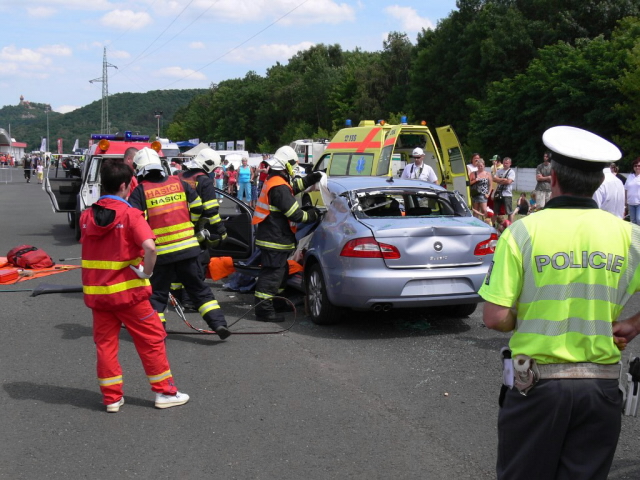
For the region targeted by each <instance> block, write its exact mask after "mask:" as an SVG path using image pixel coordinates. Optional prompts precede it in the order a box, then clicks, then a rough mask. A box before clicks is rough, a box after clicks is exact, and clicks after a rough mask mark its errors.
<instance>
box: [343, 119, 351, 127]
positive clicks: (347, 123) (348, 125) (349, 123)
mask: <svg viewBox="0 0 640 480" xmlns="http://www.w3.org/2000/svg"><path fill="white" fill-rule="evenodd" d="M344 126H345V127H350V126H351V119H350V118H347V119H346V120H345V122H344Z"/></svg>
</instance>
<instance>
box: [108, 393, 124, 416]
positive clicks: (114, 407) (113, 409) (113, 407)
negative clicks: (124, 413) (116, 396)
mask: <svg viewBox="0 0 640 480" xmlns="http://www.w3.org/2000/svg"><path fill="white" fill-rule="evenodd" d="M122 405H124V397H121V398H120V400H118V401H117V402H115V403H110V404H109V405H107V412H109V413H117V412H119V411H120V407H121V406H122Z"/></svg>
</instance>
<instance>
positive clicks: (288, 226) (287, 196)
mask: <svg viewBox="0 0 640 480" xmlns="http://www.w3.org/2000/svg"><path fill="white" fill-rule="evenodd" d="M297 160H298V155H297V154H296V152H295V151H294V150H293V148H291V147H289V146H284V147H280V148H279V149H278V151H277V152H276V153H275V155H274V156H273V158H270V159H267V160H266V162H267V163H268V164H269V173H268V175H267V180H266V181H265V183H264V186H263V187H262V191H261V192H260V197H259V198H258V202H257V204H256V209H255V212H254V214H253V220H252V223H253V224H254V225H258V227H257V232H256V242H255V243H256V246H257V247H258V248H260V251H261V257H260V258H261V267H260V273H259V275H258V282H257V283H256V289H255V302H256V311H255V315H256V320H258V321H263V322H282V321H284V317H283V316H282V315H277V314H276V311H275V307H274V305H273V300H272V298H273V297H274V296H277V295H278V292H279V291H281V290H282V289H283V288H284V283H285V282H286V278H287V273H288V264H287V259H288V257H289V255H291V253H292V252H293V251H294V250H295V248H296V237H295V232H296V223H313V222H315V221H316V220H317V219H318V212H317V211H316V210H315V209H311V210H307V211H305V210H303V209H302V208H300V206H299V205H298V201H297V200H296V198H295V197H294V195H296V194H297V193H299V192H301V191H303V190H305V189H307V188H308V187H309V186H311V185H313V184H315V183H317V182H318V181H320V179H322V176H323V174H322V173H321V172H313V173H311V174H309V175H307V176H306V177H304V178H300V177H296V178H295V179H293V186H292V185H291V182H292V180H291V179H292V177H293V166H294V165H295V163H296V161H297Z"/></svg>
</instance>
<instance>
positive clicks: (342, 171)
mask: <svg viewBox="0 0 640 480" xmlns="http://www.w3.org/2000/svg"><path fill="white" fill-rule="evenodd" d="M350 156H351V154H350V153H334V154H333V158H332V159H331V165H330V166H329V175H347V167H348V165H349V157H350Z"/></svg>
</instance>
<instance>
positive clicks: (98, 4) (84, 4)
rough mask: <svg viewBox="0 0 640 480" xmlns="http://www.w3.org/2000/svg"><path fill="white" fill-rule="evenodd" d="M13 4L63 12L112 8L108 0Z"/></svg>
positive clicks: (44, 0)
mask: <svg viewBox="0 0 640 480" xmlns="http://www.w3.org/2000/svg"><path fill="white" fill-rule="evenodd" d="M5 1H6V0H5ZM15 3H16V4H18V3H19V4H21V5H22V6H24V5H25V4H26V5H27V8H30V9H38V8H45V7H42V6H41V5H46V6H47V7H49V8H54V7H57V8H59V9H63V10H108V9H109V8H113V3H112V2H111V1H110V0H91V1H90V2H88V1H87V0H20V1H19V2H18V1H16V2H15Z"/></svg>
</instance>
